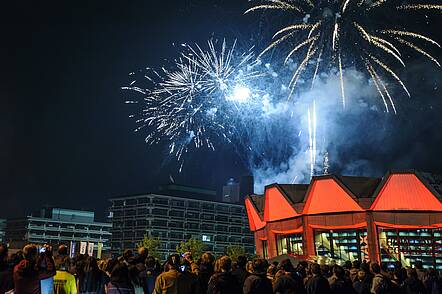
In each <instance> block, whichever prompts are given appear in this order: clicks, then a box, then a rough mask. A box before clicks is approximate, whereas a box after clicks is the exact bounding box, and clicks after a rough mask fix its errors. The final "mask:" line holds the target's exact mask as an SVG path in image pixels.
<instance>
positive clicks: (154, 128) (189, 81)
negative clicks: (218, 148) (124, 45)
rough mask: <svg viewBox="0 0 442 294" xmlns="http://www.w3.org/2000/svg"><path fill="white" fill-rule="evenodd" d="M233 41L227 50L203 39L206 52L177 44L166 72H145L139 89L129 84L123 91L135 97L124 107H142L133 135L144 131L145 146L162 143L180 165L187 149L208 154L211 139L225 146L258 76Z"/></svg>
mask: <svg viewBox="0 0 442 294" xmlns="http://www.w3.org/2000/svg"><path fill="white" fill-rule="evenodd" d="M235 48H236V42H233V44H232V45H231V46H230V47H228V45H227V43H226V41H223V42H222V43H221V44H218V43H217V42H214V41H212V40H210V41H208V43H207V49H203V48H202V47H200V46H199V45H194V46H192V45H187V44H183V45H182V52H181V54H180V57H179V58H178V59H177V60H176V61H175V62H174V64H173V66H172V69H166V68H162V69H161V71H154V70H149V71H148V74H146V75H145V76H144V79H142V80H143V81H147V82H148V85H147V86H146V87H140V86H139V85H138V84H139V83H140V82H139V81H136V80H135V81H133V82H131V83H130V85H129V86H127V87H123V88H122V89H124V90H131V91H134V92H135V93H136V94H139V95H141V97H140V98H139V99H132V100H128V101H127V103H140V102H141V103H142V104H143V107H142V110H141V112H140V113H139V114H138V115H132V116H133V117H136V118H137V123H138V124H139V126H138V127H137V129H136V131H139V130H141V129H147V130H148V134H147V136H146V138H145V140H146V142H147V143H148V144H157V143H159V142H164V141H165V142H167V144H168V147H169V153H170V154H173V155H174V156H176V157H177V159H178V161H180V162H181V167H182V164H183V160H182V159H183V154H184V153H187V152H188V150H189V148H202V147H207V148H209V149H212V150H214V149H215V145H214V143H213V142H214V140H216V141H217V142H219V141H220V140H221V141H223V140H224V141H226V142H231V140H232V138H233V137H234V136H235V135H236V134H237V127H238V126H239V125H240V124H241V121H240V120H241V119H243V118H244V116H243V115H241V114H242V112H244V111H245V109H246V108H247V109H250V107H251V104H253V101H254V99H255V98H256V97H254V95H253V93H252V92H251V90H250V89H249V87H248V83H249V82H250V81H252V80H254V79H256V78H258V77H260V76H262V73H261V72H259V71H258V70H256V67H257V65H258V64H259V61H257V60H256V58H255V56H254V54H253V52H252V50H249V51H247V52H243V53H238V52H237V50H236V49H235Z"/></svg>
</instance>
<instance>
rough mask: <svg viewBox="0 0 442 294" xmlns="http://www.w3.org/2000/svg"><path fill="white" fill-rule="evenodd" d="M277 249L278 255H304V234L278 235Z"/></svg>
mask: <svg viewBox="0 0 442 294" xmlns="http://www.w3.org/2000/svg"><path fill="white" fill-rule="evenodd" d="M276 248H277V252H278V255H283V254H288V255H303V254H304V252H303V249H302V234H292V235H281V234H278V235H276Z"/></svg>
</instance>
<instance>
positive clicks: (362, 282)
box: [353, 270, 371, 294]
mask: <svg viewBox="0 0 442 294" xmlns="http://www.w3.org/2000/svg"><path fill="white" fill-rule="evenodd" d="M365 277H366V273H365V272H364V271H363V270H359V271H358V275H357V277H356V280H355V281H354V282H353V288H354V289H355V291H356V293H357V294H370V288H371V284H370V282H369V281H368V280H367V279H366V278H365Z"/></svg>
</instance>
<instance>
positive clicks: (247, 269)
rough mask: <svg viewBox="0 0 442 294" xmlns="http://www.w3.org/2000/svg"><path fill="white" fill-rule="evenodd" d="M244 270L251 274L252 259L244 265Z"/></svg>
mask: <svg viewBox="0 0 442 294" xmlns="http://www.w3.org/2000/svg"><path fill="white" fill-rule="evenodd" d="M246 271H247V272H248V273H249V274H251V273H253V261H251V260H249V261H248V262H247V265H246Z"/></svg>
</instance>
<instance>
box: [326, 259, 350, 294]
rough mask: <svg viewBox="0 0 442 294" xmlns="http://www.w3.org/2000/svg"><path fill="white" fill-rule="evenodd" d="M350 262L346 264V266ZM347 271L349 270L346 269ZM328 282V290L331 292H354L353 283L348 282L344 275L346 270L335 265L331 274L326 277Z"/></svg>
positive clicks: (346, 293) (341, 293)
mask: <svg viewBox="0 0 442 294" xmlns="http://www.w3.org/2000/svg"><path fill="white" fill-rule="evenodd" d="M349 266H351V264H350V265H349V264H347V268H348V267H349ZM348 272H349V271H348ZM328 281H329V284H330V292H331V293H332V294H354V293H355V291H354V289H353V285H352V284H351V283H350V279H349V278H347V277H346V270H345V269H344V268H343V267H341V266H339V265H335V266H334V267H333V275H332V276H331V277H330V278H329V279H328Z"/></svg>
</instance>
